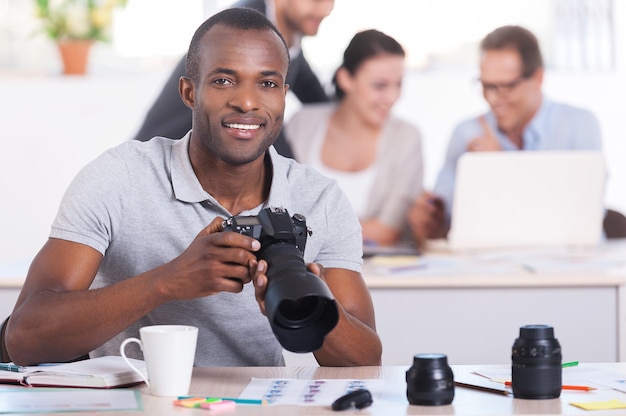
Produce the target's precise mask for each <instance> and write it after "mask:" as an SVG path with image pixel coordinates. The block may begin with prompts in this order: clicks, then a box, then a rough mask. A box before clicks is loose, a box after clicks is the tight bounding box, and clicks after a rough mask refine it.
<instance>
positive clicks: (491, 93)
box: [480, 49, 543, 132]
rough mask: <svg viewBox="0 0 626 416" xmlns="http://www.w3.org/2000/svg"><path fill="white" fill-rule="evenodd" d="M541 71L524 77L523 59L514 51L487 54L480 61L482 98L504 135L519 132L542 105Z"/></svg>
mask: <svg viewBox="0 0 626 416" xmlns="http://www.w3.org/2000/svg"><path fill="white" fill-rule="evenodd" d="M542 80H543V70H542V69H538V70H536V71H535V73H534V74H532V75H531V76H530V77H528V78H525V77H523V66H522V59H521V56H520V54H519V52H517V51H516V50H514V49H502V50H487V51H483V52H482V56H481V59H480V81H481V83H482V86H483V96H484V97H485V100H487V102H488V103H489V106H490V107H491V109H492V111H493V112H494V114H495V116H496V120H497V122H498V127H499V128H500V129H501V130H502V131H504V132H509V131H521V130H523V128H524V127H525V126H526V124H527V123H528V122H529V121H530V120H531V119H532V117H533V116H534V114H535V113H536V111H537V109H538V108H539V105H540V103H541V83H542Z"/></svg>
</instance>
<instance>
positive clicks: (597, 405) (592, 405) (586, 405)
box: [570, 399, 626, 410]
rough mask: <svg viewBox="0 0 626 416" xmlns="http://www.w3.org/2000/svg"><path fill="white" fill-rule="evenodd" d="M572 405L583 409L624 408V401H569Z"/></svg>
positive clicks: (625, 405) (625, 404) (625, 406)
mask: <svg viewBox="0 0 626 416" xmlns="http://www.w3.org/2000/svg"><path fill="white" fill-rule="evenodd" d="M570 404H571V405H572V406H576V407H580V408H581V409H585V410H610V409H626V403H625V402H622V401H620V400H617V399H613V400H608V401H605V402H576V403H573V402H572V403H570Z"/></svg>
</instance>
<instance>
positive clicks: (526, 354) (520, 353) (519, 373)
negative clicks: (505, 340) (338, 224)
mask: <svg viewBox="0 0 626 416" xmlns="http://www.w3.org/2000/svg"><path fill="white" fill-rule="evenodd" d="M511 359H512V366H511V387H512V389H513V396H514V397H516V398H520V399H555V398H557V397H559V396H560V395H561V372H562V370H561V345H560V344H559V341H558V340H557V339H556V338H555V337H554V328H552V327H551V326H548V325H526V326H523V327H521V328H520V331H519V338H517V339H516V340H515V342H514V343H513V350H512V354H511Z"/></svg>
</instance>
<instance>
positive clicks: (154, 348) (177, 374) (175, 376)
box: [120, 325, 198, 397]
mask: <svg viewBox="0 0 626 416" xmlns="http://www.w3.org/2000/svg"><path fill="white" fill-rule="evenodd" d="M139 336H140V338H141V339H137V338H126V339H125V340H124V341H123V342H122V344H121V345H120V355H121V356H122V357H123V358H124V361H126V364H128V365H129V366H130V367H131V368H132V369H133V370H135V371H136V372H137V373H139V374H140V375H141V377H142V378H143V380H144V381H145V382H146V384H147V385H148V387H149V388H150V394H152V395H154V396H164V397H176V396H186V395H187V394H188V393H189V385H190V383H191V373H192V371H193V361H194V357H195V355H196V343H197V341H198V328H196V327H195V326H186V325H153V326H144V327H143V328H140V329H139ZM131 342H136V343H137V344H139V348H141V350H142V351H143V358H144V361H145V362H146V369H147V371H148V375H147V377H146V375H144V374H143V373H142V372H141V371H139V370H138V369H137V368H136V367H135V366H134V365H132V364H131V363H130V361H128V359H127V357H126V353H125V351H124V349H125V348H126V345H127V344H128V343H131Z"/></svg>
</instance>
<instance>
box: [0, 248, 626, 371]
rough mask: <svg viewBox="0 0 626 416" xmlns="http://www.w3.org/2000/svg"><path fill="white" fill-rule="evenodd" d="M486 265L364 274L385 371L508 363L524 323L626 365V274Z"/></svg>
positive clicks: (590, 357) (9, 303)
mask: <svg viewBox="0 0 626 416" xmlns="http://www.w3.org/2000/svg"><path fill="white" fill-rule="evenodd" d="M596 254H597V256H598V257H597V258H598V259H600V260H606V257H603V256H604V255H606V254H609V255H611V258H613V256H614V255H617V256H618V257H620V256H621V258H622V259H624V261H626V241H612V242H610V243H608V244H606V245H604V246H602V247H600V248H599V249H598V250H597V253H596ZM440 256H442V257H440ZM446 256H447V257H448V258H450V259H452V260H454V261H456V260H458V259H475V258H476V257H477V256H476V255H458V254H454V255H452V254H450V253H449V252H447V251H446V248H445V247H442V246H440V245H436V246H434V247H433V248H432V250H431V251H430V252H429V253H428V254H426V255H425V256H424V260H425V261H428V259H436V258H446ZM478 257H479V258H480V259H481V261H483V262H484V261H487V262H488V263H489V266H488V267H486V268H485V267H478V268H476V267H475V265H468V266H467V267H457V266H454V267H453V268H452V269H451V270H448V271H446V270H445V267H432V270H430V271H429V270H426V271H420V272H415V273H409V274H381V273H377V272H376V270H374V269H373V268H372V267H371V265H368V266H367V267H366V268H365V271H364V277H365V280H366V283H367V285H368V287H369V289H370V292H371V295H372V299H373V301H374V307H375V310H376V323H377V330H378V332H379V334H380V336H381V339H382V342H383V365H407V366H408V365H410V364H411V362H412V357H413V355H414V354H417V353H425V352H441V353H445V354H447V355H448V358H449V361H450V363H451V364H479V363H485V362H489V363H494V364H508V363H509V362H510V350H511V346H512V345H513V341H514V340H515V338H516V337H517V336H518V333H519V327H520V326H522V325H526V324H549V325H552V326H554V328H555V335H556V337H557V338H558V339H559V341H560V343H561V346H562V349H563V359H564V360H565V361H581V362H583V361H584V362H615V361H622V360H624V361H626V272H625V271H624V270H622V271H621V272H620V271H619V270H615V269H614V268H613V266H611V265H610V264H609V265H608V266H607V268H608V270H604V269H603V266H602V264H600V265H599V266H598V267H596V266H594V265H592V266H593V267H589V262H587V263H585V262H581V264H580V267H579V268H577V270H578V271H571V270H568V271H560V272H559V271H557V272H550V273H533V272H530V271H528V270H527V269H525V268H524V267H523V266H522V265H521V264H520V263H519V262H517V260H519V259H512V258H511V256H510V255H504V254H503V253H500V254H498V255H492V256H485V255H479V256H478ZM522 258H523V256H522ZM485 259H487V260H485ZM26 267H27V265H26V266H24V273H25V271H26ZM455 267H456V268H455ZM442 270H443V271H442ZM22 282H23V277H20V276H14V277H12V278H5V279H0V318H2V319H4V316H6V315H8V314H9V313H10V312H11V310H12V308H13V305H14V303H15V300H16V299H17V296H18V294H19V288H20V287H21V284H22ZM309 356H310V354H308V355H304V356H302V355H299V356H295V355H294V354H290V355H289V358H288V360H289V361H288V363H289V364H290V365H310V364H311V363H313V362H314V360H313V359H312V358H310V357H309Z"/></svg>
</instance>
